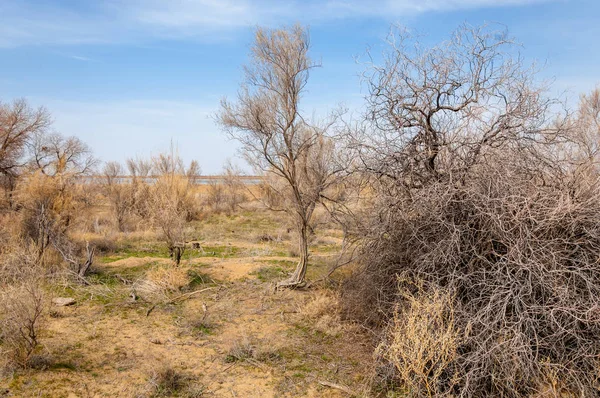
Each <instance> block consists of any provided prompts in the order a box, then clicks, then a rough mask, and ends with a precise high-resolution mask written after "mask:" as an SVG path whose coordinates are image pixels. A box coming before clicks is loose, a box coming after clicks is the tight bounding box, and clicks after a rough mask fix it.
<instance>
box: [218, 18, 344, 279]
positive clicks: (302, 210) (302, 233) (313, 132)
mask: <svg viewBox="0 0 600 398" xmlns="http://www.w3.org/2000/svg"><path fill="white" fill-rule="evenodd" d="M309 47H310V43H309V37H308V33H307V32H306V31H305V29H304V28H302V27H301V26H294V27H293V28H290V29H283V30H265V29H258V30H257V31H256V35H255V42H254V44H253V46H252V48H251V63H250V64H249V65H247V66H246V67H245V68H244V70H245V75H246V79H245V83H244V84H242V86H241V89H240V92H239V94H238V98H237V102H236V103H235V104H233V103H230V102H228V101H226V100H223V101H222V104H221V111H220V113H219V114H218V121H219V122H220V124H221V125H222V126H223V128H224V129H225V131H226V132H227V133H228V134H229V136H230V137H232V138H233V139H236V140H237V141H238V142H240V143H241V144H242V151H243V153H244V154H245V156H246V158H247V160H248V161H249V162H250V163H251V164H252V165H253V166H255V167H256V168H257V169H258V170H260V171H262V172H265V173H267V174H269V175H272V176H275V177H276V178H278V179H281V180H282V181H283V182H284V186H285V189H286V191H287V192H286V196H287V197H288V198H289V199H290V202H289V204H290V206H289V207H287V208H285V209H280V210H286V211H288V212H289V213H290V214H291V215H292V216H293V218H294V221H295V223H296V226H297V230H298V235H299V242H298V247H299V253H300V261H299V262H298V265H297V267H296V270H295V271H294V273H293V274H292V276H291V277H290V278H289V280H287V281H283V282H281V283H279V286H280V287H285V286H289V287H294V286H299V285H302V284H303V283H304V278H305V275H306V268H307V264H308V258H309V252H308V240H309V234H310V229H311V228H310V223H311V218H312V214H313V211H314V208H315V206H316V204H317V203H318V201H319V200H320V199H321V195H322V193H323V191H324V190H325V189H326V188H327V186H328V184H329V183H330V181H331V177H332V176H333V175H335V172H334V171H333V170H331V169H330V168H329V167H325V168H320V167H321V165H320V164H317V165H316V164H314V163H312V158H314V157H318V156H319V154H322V155H324V154H325V153H324V152H322V151H321V149H320V148H323V145H325V143H326V142H328V138H327V130H328V128H329V127H330V125H329V124H328V125H326V126H325V127H318V126H311V125H310V124H309V123H307V122H306V120H305V118H304V117H303V116H302V114H301V111H300V108H299V106H300V99H301V97H302V94H303V92H304V90H305V87H306V84H307V82H308V77H309V73H310V70H311V69H313V68H314V67H316V66H317V65H316V64H314V63H313V62H312V61H311V59H310V58H309V56H308V51H309ZM323 159H324V158H323ZM315 166H316V168H315ZM317 168H319V171H326V173H324V174H321V175H320V176H319V177H316V178H315V176H316V174H315V172H316V171H317ZM273 188H275V187H273Z"/></svg>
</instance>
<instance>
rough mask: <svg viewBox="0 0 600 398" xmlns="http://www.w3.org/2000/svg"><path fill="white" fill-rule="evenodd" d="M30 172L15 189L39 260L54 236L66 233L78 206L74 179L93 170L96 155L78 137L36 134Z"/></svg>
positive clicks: (80, 204) (80, 205)
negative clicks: (19, 186) (21, 184)
mask: <svg viewBox="0 0 600 398" xmlns="http://www.w3.org/2000/svg"><path fill="white" fill-rule="evenodd" d="M31 150H32V159H31V160H30V169H31V170H30V175H29V177H28V178H27V181H26V182H24V183H23V186H22V187H21V188H20V189H19V195H20V203H21V205H22V206H23V207H24V208H25V217H24V222H25V229H26V230H27V235H29V237H31V238H32V239H33V241H34V242H35V244H36V246H37V247H38V255H39V261H42V259H43V255H44V253H45V251H46V249H47V248H48V247H49V246H50V245H51V244H52V242H53V239H55V238H56V237H57V236H61V235H66V233H67V230H68V229H69V227H70V225H71V223H72V220H73V218H74V217H75V216H76V215H77V213H78V211H79V210H80V209H81V207H82V205H83V203H82V201H81V195H80V193H81V191H80V189H79V188H80V187H78V185H77V182H78V181H80V180H79V178H80V177H82V176H85V175H86V174H88V173H89V172H91V171H92V170H93V167H94V165H95V164H96V159H95V158H94V157H93V156H92V154H91V151H90V150H89V148H88V147H87V145H86V144H84V143H83V142H82V141H80V140H79V139H78V138H75V137H70V138H65V137H63V136H61V135H59V134H49V135H42V134H38V135H36V137H35V139H34V140H33V142H32V148H31Z"/></svg>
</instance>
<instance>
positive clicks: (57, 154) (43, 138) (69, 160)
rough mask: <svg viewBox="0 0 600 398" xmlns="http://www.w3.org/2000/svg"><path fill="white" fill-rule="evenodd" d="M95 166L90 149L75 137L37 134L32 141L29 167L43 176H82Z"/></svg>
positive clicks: (94, 159) (95, 161)
mask: <svg viewBox="0 0 600 398" xmlns="http://www.w3.org/2000/svg"><path fill="white" fill-rule="evenodd" d="M96 164H97V160H96V158H94V156H93V155H92V151H91V150H90V148H89V147H88V146H87V144H85V143H84V142H83V141H81V140H80V139H79V138H77V137H65V136H63V135H61V134H57V133H53V134H37V135H36V136H35V139H34V140H33V143H32V160H31V165H32V167H33V168H34V169H35V170H39V171H40V172H41V173H43V174H45V175H49V176H57V175H69V176H71V177H77V176H82V175H85V174H88V173H89V172H91V171H92V169H93V168H94V167H95V166H96Z"/></svg>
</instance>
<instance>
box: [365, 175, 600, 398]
mask: <svg viewBox="0 0 600 398" xmlns="http://www.w3.org/2000/svg"><path fill="white" fill-rule="evenodd" d="M531 177H533V176H531V175H529V174H528V173H527V174H526V173H522V172H521V171H520V170H519V171H517V170H511V167H510V166H507V165H498V168H496V169H495V170H491V169H486V170H485V173H482V174H481V175H480V176H479V177H472V178H471V179H470V181H469V182H468V183H465V184H464V185H461V186H448V185H446V184H434V185H433V186H431V187H429V188H428V189H423V190H421V191H419V192H416V193H414V194H413V196H412V198H410V199H408V198H404V199H400V200H398V199H399V198H396V204H395V206H397V207H392V206H391V203H386V204H385V205H384V208H387V210H383V209H380V210H381V212H380V213H379V214H378V216H379V217H381V218H378V220H377V222H378V223H379V231H380V232H383V231H385V232H384V235H383V236H381V237H380V238H377V239H373V240H371V241H369V243H368V244H367V245H366V247H365V250H366V252H367V253H368V254H369V258H370V260H369V262H368V263H367V265H366V267H365V268H364V270H363V273H362V275H361V279H362V281H363V284H362V285H361V286H362V288H364V289H367V290H369V292H368V294H367V295H365V297H366V298H368V297H372V299H373V300H375V301H372V302H365V303H363V305H368V306H372V308H377V309H378V310H379V311H380V315H381V318H380V321H384V320H385V319H387V318H389V317H390V316H391V314H393V313H394V308H395V306H396V305H398V303H402V304H400V305H401V306H402V305H405V304H404V303H405V302H406V299H405V297H404V296H403V295H399V294H398V288H400V291H401V292H411V291H412V289H413V287H412V284H414V283H421V284H423V286H424V290H425V292H426V294H433V292H436V291H438V290H440V289H441V290H444V291H447V292H450V293H449V294H452V296H453V297H454V300H453V302H452V305H453V306H454V307H455V309H454V321H453V322H454V327H455V328H456V330H458V331H459V332H460V340H461V343H460V344H459V345H458V348H457V352H456V356H455V357H454V358H453V359H452V361H450V362H449V363H447V364H446V365H447V368H446V369H443V371H444V372H446V373H443V374H446V376H447V377H448V378H447V379H446V380H442V381H439V382H440V383H441V385H442V387H443V386H446V387H447V389H446V390H444V389H443V388H442V390H441V391H443V392H445V393H448V394H450V393H457V392H458V393H460V394H461V395H463V396H486V394H487V395H490V394H491V395H496V394H498V395H500V394H501V395H503V396H513V397H519V396H527V395H529V394H533V393H534V392H536V390H537V388H538V387H539V383H540V381H541V380H543V379H544V377H545V375H546V374H547V373H548V372H549V370H553V371H555V372H559V373H560V375H561V376H560V382H561V383H562V384H563V385H564V386H566V388H567V389H568V390H569V391H571V392H572V393H575V394H578V395H579V396H591V395H593V394H596V393H597V390H596V388H597V383H598V376H599V375H598V369H599V368H598V367H599V366H600V362H599V359H600V343H599V341H600V340H599V338H600V307H599V305H598V303H599V302H600V265H599V263H598V261H597V258H598V253H599V250H600V229H599V225H600V219H598V217H599V214H600V192H599V191H598V188H597V185H595V186H592V187H590V188H588V189H585V190H581V191H577V192H569V190H568V189H566V186H565V185H562V184H560V182H559V181H557V180H556V179H548V180H544V179H542V176H538V177H540V181H539V182H535V180H532V179H531ZM398 202H399V203H398ZM397 278H400V280H401V281H406V282H401V283H400V285H399V286H398V282H397ZM373 292H375V296H373ZM355 293H356V292H355ZM425 297H427V296H425ZM426 300H427V299H426ZM426 300H425V301H424V302H426ZM421 305H424V304H423V303H421ZM408 319H410V317H409V318H408ZM430 320H431V318H429V321H430ZM423 321H428V320H427V319H423ZM403 322H407V319H402V320H401V321H398V319H397V318H396V319H395V320H394V321H393V326H392V328H391V329H390V331H391V335H392V338H393V339H394V340H396V339H397V338H396V337H395V336H396V335H397V334H398V333H400V334H402V333H404V332H403V331H402V329H399V326H401V325H402V324H403ZM439 332H440V331H439V330H437V331H435V330H432V331H431V334H430V335H429V336H428V337H429V338H434V337H435V336H436V334H435V333H439ZM422 343H423V344H427V339H423V340H422ZM439 343H441V341H439ZM403 355H405V356H406V355H413V353H411V352H410V351H409V352H404V353H403ZM392 358H396V359H395V360H398V358H400V356H398V355H396V356H392ZM414 359H415V358H414V357H413V360H414ZM457 371H458V372H459V382H458V384H456V383H455V381H456V380H455V376H456V372H457ZM428 374H429V375H430V377H431V378H432V379H433V378H434V374H432V373H428ZM435 378H436V379H439V377H438V376H435ZM403 381H404V382H406V383H408V382H409V381H410V379H403ZM438 388H440V387H438Z"/></svg>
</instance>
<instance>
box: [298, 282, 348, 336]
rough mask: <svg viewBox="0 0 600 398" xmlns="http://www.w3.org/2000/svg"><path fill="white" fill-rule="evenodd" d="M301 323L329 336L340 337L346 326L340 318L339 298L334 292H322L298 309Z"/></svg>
mask: <svg viewBox="0 0 600 398" xmlns="http://www.w3.org/2000/svg"><path fill="white" fill-rule="evenodd" d="M298 315H299V317H300V320H301V322H303V323H304V324H306V325H310V327H311V328H313V329H314V330H316V331H319V332H321V333H324V334H326V335H329V336H337V335H339V334H340V333H341V332H342V330H343V328H344V324H343V323H342V321H341V317H340V302H339V298H338V297H337V296H336V295H335V294H334V293H332V292H328V291H320V292H317V293H315V294H314V296H313V298H312V299H310V300H309V301H308V302H307V303H305V304H302V305H300V306H299V308H298Z"/></svg>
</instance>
